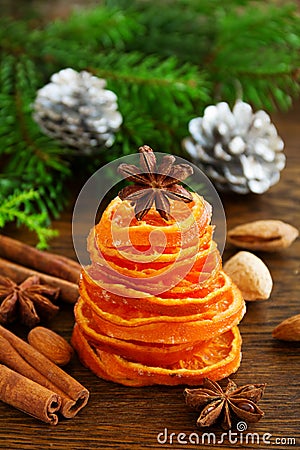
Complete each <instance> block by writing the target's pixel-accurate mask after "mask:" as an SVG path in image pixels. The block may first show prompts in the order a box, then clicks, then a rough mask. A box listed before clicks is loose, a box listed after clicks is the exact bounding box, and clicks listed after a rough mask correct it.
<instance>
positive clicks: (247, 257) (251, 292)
mask: <svg viewBox="0 0 300 450" xmlns="http://www.w3.org/2000/svg"><path fill="white" fill-rule="evenodd" d="M224 272H226V273H227V275H229V276H230V278H231V279H232V281H233V282H234V283H235V284H236V285H237V287H238V288H239V289H240V291H241V292H242V295H243V297H244V299H245V300H266V299H268V298H269V297H270V294H271V291H272V287H273V281H272V277H271V274H270V272H269V269H268V268H267V266H266V265H265V264H264V262H263V261H262V260H261V259H259V258H258V257H257V256H255V255H253V253H250V252H239V253H237V254H236V255H234V256H233V257H232V258H230V259H229V260H228V261H227V262H226V263H225V264H224Z"/></svg>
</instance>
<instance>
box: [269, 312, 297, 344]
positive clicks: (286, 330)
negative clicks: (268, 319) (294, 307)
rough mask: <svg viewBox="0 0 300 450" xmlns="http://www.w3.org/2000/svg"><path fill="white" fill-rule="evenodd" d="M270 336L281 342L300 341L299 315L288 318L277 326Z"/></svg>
mask: <svg viewBox="0 0 300 450" xmlns="http://www.w3.org/2000/svg"><path fill="white" fill-rule="evenodd" d="M272 336H273V338H275V339H281V340H282V341H300V314H297V315H296V316H292V317H289V318H288V319H285V320H284V321H283V322H281V323H280V324H279V325H277V327H276V328H274V330H273V332H272Z"/></svg>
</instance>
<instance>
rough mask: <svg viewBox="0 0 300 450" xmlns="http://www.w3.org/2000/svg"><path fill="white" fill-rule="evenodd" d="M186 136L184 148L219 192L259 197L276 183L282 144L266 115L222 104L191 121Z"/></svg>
mask: <svg viewBox="0 0 300 450" xmlns="http://www.w3.org/2000/svg"><path fill="white" fill-rule="evenodd" d="M189 132H190V134H191V136H190V137H187V138H186V139H184V141H183V147H184V148H185V150H186V151H187V152H188V153H189V155H190V156H191V157H192V160H193V161H194V162H195V163H196V164H197V165H199V167H200V168H201V169H202V170H203V171H204V172H205V173H206V175H207V176H208V177H209V178H210V179H211V180H212V182H213V183H214V184H215V186H216V187H217V188H218V189H220V190H227V191H228V190H229V191H234V192H237V193H240V194H247V193H249V192H253V193H256V194H262V193H263V192H266V191H267V190H268V189H269V188H270V187H271V186H272V185H274V184H275V183H277V182H278V181H279V178H280V171H281V170H282V169H283V168H284V166H285V155H284V153H283V147H284V143H283V141H282V139H281V138H280V137H279V136H278V134H277V130H276V128H275V126H274V125H273V123H272V122H271V119H270V117H269V115H268V114H267V113H266V112H265V111H262V110H260V111H257V112H255V113H253V111H252V108H251V106H250V105H249V104H248V103H245V102H242V101H240V100H239V101H237V102H236V103H235V105H234V107H233V109H232V111H231V110H230V108H229V106H228V104H227V103H225V102H221V103H218V104H216V105H215V106H214V105H211V106H208V107H207V108H206V109H205V110H204V115H203V117H196V118H194V119H192V120H191V121H190V122H189Z"/></svg>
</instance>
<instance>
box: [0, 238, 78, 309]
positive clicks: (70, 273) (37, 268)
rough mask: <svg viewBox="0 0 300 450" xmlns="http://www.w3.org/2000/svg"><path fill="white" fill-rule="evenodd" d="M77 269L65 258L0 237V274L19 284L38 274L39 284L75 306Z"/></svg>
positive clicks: (74, 263)
mask: <svg viewBox="0 0 300 450" xmlns="http://www.w3.org/2000/svg"><path fill="white" fill-rule="evenodd" d="M80 269H81V266H80V264H78V263H77V262H75V261H73V260H72V259H70V258H66V257H65V256H61V255H57V254H55V253H49V252H45V251H41V250H38V249H37V248H35V247H31V246H30V245H27V244H24V243H23V242H21V241H18V240H16V239H12V238H10V237H7V236H4V235H0V274H1V275H3V276H6V277H9V278H11V279H12V280H13V281H15V283H21V282H22V281H24V280H25V278H27V277H29V276H31V275H38V276H39V279H40V280H41V282H42V283H46V284H49V285H51V286H53V287H57V288H60V298H61V300H63V301H65V302H67V303H75V302H76V301H77V298H78V280H79V275H80Z"/></svg>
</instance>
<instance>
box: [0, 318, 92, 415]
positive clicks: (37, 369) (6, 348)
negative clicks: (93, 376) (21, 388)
mask: <svg viewBox="0 0 300 450" xmlns="http://www.w3.org/2000/svg"><path fill="white" fill-rule="evenodd" d="M0 362H2V363H5V364H6V365H7V366H9V367H10V368H12V369H14V370H15V371H16V372H18V373H20V374H22V375H24V376H26V377H27V378H29V379H31V380H33V381H35V382H37V383H39V384H41V385H42V386H44V387H46V388H48V389H50V390H51V391H53V392H55V393H57V394H58V395H59V396H60V397H61V405H60V408H59V411H60V413H61V414H62V415H63V416H64V417H66V418H72V417H74V416H75V415H76V414H77V413H78V411H80V410H81V409H82V408H83V407H84V406H85V405H86V404H87V401H88V398H89V392H88V390H87V389H86V388H85V387H83V386H82V385H81V384H80V383H79V382H78V381H77V380H75V379H74V378H73V377H71V376H70V375H69V374H67V373H66V372H64V371H63V370H62V369H61V368H60V367H58V366H56V365H55V364H54V363H53V362H52V361H50V360H49V359H48V358H46V357H45V356H44V355H43V354H42V353H40V352H39V351H38V350H36V349H35V348H34V347H32V346H31V345H30V344H28V343H27V342H25V341H23V340H22V339H20V338H19V337H18V336H16V335H15V334H13V333H12V332H10V331H9V330H7V329H6V328H4V327H2V326H0Z"/></svg>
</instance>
